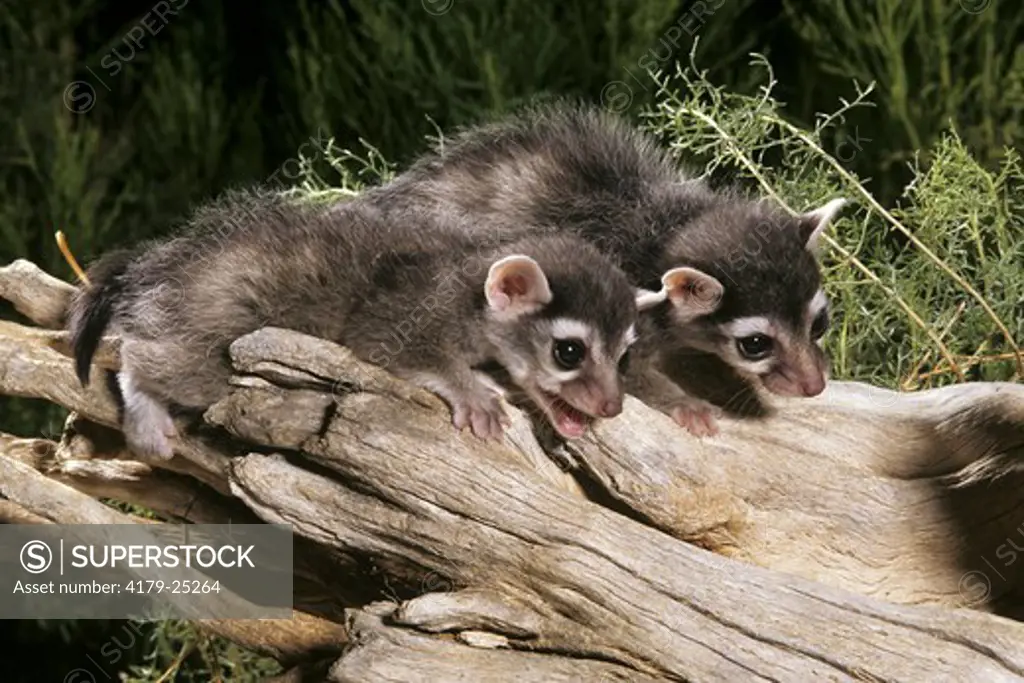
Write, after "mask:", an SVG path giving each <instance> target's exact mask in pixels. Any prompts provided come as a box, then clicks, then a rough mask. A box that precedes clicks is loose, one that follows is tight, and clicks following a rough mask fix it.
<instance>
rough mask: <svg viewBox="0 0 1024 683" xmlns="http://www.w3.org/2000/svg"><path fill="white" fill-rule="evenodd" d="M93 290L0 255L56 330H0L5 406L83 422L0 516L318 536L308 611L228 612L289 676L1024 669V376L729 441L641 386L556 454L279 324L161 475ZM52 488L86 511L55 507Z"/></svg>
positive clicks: (238, 348) (876, 396)
mask: <svg viewBox="0 0 1024 683" xmlns="http://www.w3.org/2000/svg"><path fill="white" fill-rule="evenodd" d="M68 287H70V286H69V285H66V284H64V283H60V281H57V280H54V279H53V278H49V277H48V276H46V275H45V274H44V273H41V271H38V269H35V268H34V267H33V266H31V264H25V263H24V262H21V263H18V264H14V265H12V266H9V267H8V268H4V269H0V294H2V295H3V296H5V297H7V298H10V299H11V300H12V301H13V302H14V303H15V305H16V307H17V308H18V310H19V311H20V312H21V313H22V314H24V315H26V316H27V317H28V318H30V319H32V320H33V321H34V322H35V323H36V324H37V325H39V326H40V327H45V328H50V329H48V330H42V329H39V328H32V327H27V326H23V325H17V324H14V323H0V393H4V394H8V395H17V396H31V397H37V398H44V399H46V400H49V401H52V402H54V403H57V404H59V405H62V406H65V407H67V408H69V409H71V410H73V411H74V414H73V415H72V416H71V418H70V419H69V421H68V424H67V426H66V428H65V432H64V435H63V437H62V438H61V440H60V442H59V443H57V442H52V441H48V440H45V439H34V438H15V437H4V438H0V463H4V464H5V467H4V469H5V471H12V470H10V469H9V466H10V465H11V464H12V463H16V464H17V466H19V467H21V468H23V469H27V468H31V469H32V471H34V472H36V473H37V474H38V475H39V476H38V477H36V478H35V479H33V480H32V481H33V482H34V483H32V484H29V483H28V479H27V478H26V477H21V478H17V477H15V478H14V480H10V479H9V480H5V481H4V483H3V494H4V500H0V504H2V505H0V519H3V520H5V521H15V520H21V519H24V520H26V521H35V522H39V521H41V520H49V521H62V520H67V519H72V518H73V519H90V518H91V517H90V515H100V513H99V512H97V509H94V508H93V507H91V505H95V506H98V507H99V508H103V506H102V505H100V504H99V503H96V502H95V500H94V499H95V498H96V497H113V498H116V499H119V500H125V501H127V502H132V503H137V504H140V505H143V506H146V507H148V508H150V509H153V510H156V511H157V512H159V513H160V514H161V515H163V516H164V517H165V518H166V519H172V520H186V521H193V522H215V521H226V520H227V519H233V520H238V519H247V520H251V519H254V518H255V519H262V520H264V521H268V522H283V523H287V524H290V525H292V528H293V530H294V531H295V534H296V538H297V540H296V574H297V580H296V608H297V610H298V611H297V612H296V618H295V619H293V620H291V621H286V622H271V621H252V622H246V623H245V624H244V625H242V626H239V625H238V624H234V625H232V624H226V623H218V622H210V623H207V622H203V624H204V627H207V628H210V629H211V630H213V631H215V632H218V633H221V634H222V635H226V636H227V637H229V638H233V639H235V640H237V641H238V642H240V643H242V644H243V645H246V646H250V647H255V648H256V649H260V650H262V651H264V652H267V653H269V654H271V655H273V656H276V657H278V658H279V659H281V660H282V661H284V662H286V663H288V664H289V665H294V666H295V667H296V668H295V669H294V671H293V672H291V673H289V674H286V676H291V677H292V678H291V679H288V678H287V677H282V680H300V679H301V676H300V674H299V673H298V672H299V671H301V670H312V671H315V672H316V673H314V674H311V675H313V676H314V677H315V678H317V679H324V678H327V679H329V680H334V681H405V680H437V681H444V680H474V681H504V680H512V679H513V677H514V679H515V680H522V681H533V680H536V681H560V680H565V681H569V680H574V681H575V680H593V681H619V680H623V681H625V680H630V681H657V680H664V681H670V680H671V681H675V680H702V681H704V680H708V681H710V680H737V679H739V680H752V679H766V680H794V681H803V680H817V679H819V678H820V679H828V680H863V679H869V680H874V679H877V680H906V681H912V680H922V679H929V680H966V679H971V680H1024V626H1022V625H1021V624H1020V623H1018V622H1017V621H1015V620H1013V619H1012V618H1008V617H1009V616H1013V615H1015V614H1018V612H1017V610H1019V608H1020V605H1021V593H1022V592H1024V591H1022V590H1021V589H1022V586H1024V573H1022V572H1021V567H1020V566H1018V565H1022V566H1024V562H1020V563H1014V562H1007V561H1006V558H1007V557H1008V555H1007V553H1006V552H1001V549H1003V550H1004V551H1005V550H1006V548H1007V547H1020V546H1021V543H1017V546H1007V541H1009V540H1012V539H1013V538H1014V534H1017V533H1018V532H1019V528H1020V525H1021V520H1024V496H1022V495H1021V494H1020V491H1022V490H1024V487H1022V484H1024V473H1022V471H1021V468H1020V465H1019V463H1022V462H1024V387H1021V386H1019V385H1010V384H993V383H987V384H986V383H977V384H968V385H959V386H954V387H949V388H945V389H940V390H932V391H924V392H920V393H916V394H898V393H895V392H890V391H887V390H883V389H878V388H873V387H868V386H866V385H862V384H854V383H844V382H833V383H832V384H831V386H830V388H829V390H828V391H827V392H826V393H825V394H824V395H823V396H821V397H819V398H816V399H801V400H791V401H781V400H776V401H775V402H774V403H773V405H772V406H771V408H772V410H771V411H770V414H769V415H768V416H766V417H764V418H762V419H746V420H742V419H728V418H727V419H725V420H723V423H722V434H721V436H719V437H717V438H714V439H708V440H704V441H700V440H697V439H693V438H692V437H690V436H689V435H688V434H685V433H683V432H682V431H680V430H679V429H678V428H677V427H676V426H675V425H674V424H673V423H672V422H671V421H670V420H668V419H667V418H664V417H663V416H661V415H660V414H658V413H656V412H654V411H652V410H650V409H648V408H646V407H645V406H643V405H642V404H640V403H639V402H637V401H635V400H632V399H629V400H627V403H626V407H625V410H624V413H623V415H622V416H620V417H619V418H617V419H615V420H610V421H605V422H603V423H601V424H599V425H598V426H597V427H596V428H595V429H594V430H593V433H591V434H590V435H588V436H587V437H586V438H584V439H582V440H580V441H578V442H574V443H572V444H571V445H569V446H565V447H560V448H558V449H556V450H555V452H553V453H551V454H549V453H547V452H545V449H544V448H542V447H541V446H540V442H539V441H538V439H537V438H536V437H535V435H534V433H533V429H532V425H531V424H530V422H529V421H528V420H527V419H526V418H525V417H524V416H523V415H522V414H521V413H519V412H518V411H515V410H511V411H510V414H511V415H512V418H513V424H512V427H511V429H510V430H509V433H508V435H507V436H506V438H505V440H504V442H503V443H500V444H494V443H486V444H485V443H483V442H480V441H478V440H476V439H474V438H473V437H472V436H471V435H469V434H457V433H455V432H454V431H453V430H452V429H451V426H450V424H449V415H448V412H447V410H446V409H445V407H444V406H443V404H442V403H441V402H440V401H439V400H438V399H437V398H436V397H434V396H432V395H430V394H427V393H425V392H423V391H420V390H418V389H415V388H413V387H410V386H409V385H407V384H405V383H403V382H401V381H399V380H397V379H395V378H393V377H392V376H391V375H389V374H388V373H387V372H385V371H383V370H381V369H379V368H375V367H372V366H368V365H365V364H363V363H360V362H359V361H357V360H356V359H354V358H353V357H352V356H351V354H349V353H348V352H347V351H346V350H345V349H343V348H341V347H338V346H336V345H333V344H330V343H328V342H325V341H322V340H316V339H312V338H309V337H306V336H303V335H299V334H296V333H292V332H287V331H284V330H274V329H264V330H260V331H258V332H256V333H253V334H251V335H248V336H246V337H243V338H241V339H240V340H238V341H236V342H235V344H234V345H233V346H232V361H233V363H234V366H235V368H236V371H237V375H236V377H235V378H233V380H232V383H233V385H234V390H233V392H232V394H231V395H230V396H229V397H228V398H226V399H225V400H223V401H221V402H220V403H218V404H217V405H215V406H213V407H211V408H210V410H208V411H207V413H206V415H205V421H206V422H207V425H205V426H204V427H203V428H202V429H199V430H192V431H190V432H189V434H188V436H186V437H185V438H184V439H183V441H182V443H181V444H179V448H178V450H177V451H176V457H175V459H174V460H173V461H171V462H170V463H161V466H159V467H158V466H155V465H151V464H146V463H139V462H136V461H134V460H132V459H131V455H130V454H127V453H125V452H124V450H123V441H120V437H119V435H118V433H117V432H116V422H117V421H116V414H117V413H116V405H115V403H114V402H113V400H112V398H111V396H110V394H109V393H108V390H107V388H106V387H105V386H104V385H103V383H102V382H96V383H95V385H93V386H90V388H89V389H88V390H83V389H81V388H80V387H79V386H78V384H77V381H76V380H75V379H74V374H73V371H72V368H71V363H70V361H69V359H68V358H67V347H66V340H65V339H64V337H63V333H62V332H59V331H55V330H54V329H53V328H56V327H58V326H59V319H60V315H59V313H58V312H57V311H58V309H59V307H60V306H61V305H63V303H66V300H67V296H68V294H69V292H70V290H69V289H68ZM37 302H38V303H37ZM102 359H103V362H102V366H103V367H105V368H116V366H117V341H116V339H110V340H108V342H107V343H106V344H105V345H104V355H103V356H102ZM97 375H99V373H97ZM551 456H554V457H551ZM555 463H558V465H556V464H555ZM19 471H22V470H19ZM997 474H998V475H1000V476H998V478H997V477H995V475H997ZM15 480H16V481H15ZM41 482H47V485H50V486H60V487H71V488H74V489H76V490H77V491H79V492H81V494H80V497H76V498H74V499H72V498H70V497H65V498H64V500H65V501H66V503H65V505H64V506H57V507H52V506H40V505H39V504H38V501H39V500H40V499H42V498H46V495H47V494H45V492H44V489H43V488H42V485H41ZM72 500H73V501H74V502H73V503H72V502H71V501H72ZM86 501H87V502H88V504H87V502H86ZM87 510H88V512H87ZM117 514H120V513H117ZM100 516H101V517H103V518H106V517H105V516H104V515H100ZM98 518H99V517H97V519H98ZM1021 533H1024V532H1021ZM1021 540H1024V537H1022V539H1021ZM1014 558H1015V556H1014ZM965 577H967V578H970V579H971V580H970V581H967V582H966V584H965ZM979 577H983V580H982V578H979ZM979 581H981V583H979ZM982 589H983V590H982ZM964 607H968V608H971V609H960V608H964ZM992 612H996V613H998V614H992ZM1001 615H1002V616H1001ZM346 643H347V648H346V649H345V650H344V654H341V651H342V647H343V646H344V645H346ZM325 662H326V663H325Z"/></svg>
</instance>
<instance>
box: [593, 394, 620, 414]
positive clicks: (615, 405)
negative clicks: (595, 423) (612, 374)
mask: <svg viewBox="0 0 1024 683" xmlns="http://www.w3.org/2000/svg"><path fill="white" fill-rule="evenodd" d="M621 412H622V396H621V395H620V396H616V397H615V398H610V399H608V400H606V401H605V402H604V403H602V404H601V406H600V407H599V408H598V410H597V414H598V416H599V417H615V416H616V415H618V414H619V413H621Z"/></svg>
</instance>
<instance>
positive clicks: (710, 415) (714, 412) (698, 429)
mask: <svg viewBox="0 0 1024 683" xmlns="http://www.w3.org/2000/svg"><path fill="white" fill-rule="evenodd" d="M667 412H668V414H669V415H671V416H672V419H673V420H675V421H676V423H677V424H678V425H680V426H682V427H685V428H686V430H687V431H689V432H690V433H691V434H693V435H694V436H697V437H704V436H715V435H716V434H718V420H717V418H718V416H719V415H721V412H722V411H721V410H719V409H718V408H717V407H716V406H714V405H713V404H711V403H708V402H707V401H702V400H700V399H697V398H690V399H686V401H683V402H680V403H676V404H675V405H673V406H672V407H671V408H669V409H668V411H667Z"/></svg>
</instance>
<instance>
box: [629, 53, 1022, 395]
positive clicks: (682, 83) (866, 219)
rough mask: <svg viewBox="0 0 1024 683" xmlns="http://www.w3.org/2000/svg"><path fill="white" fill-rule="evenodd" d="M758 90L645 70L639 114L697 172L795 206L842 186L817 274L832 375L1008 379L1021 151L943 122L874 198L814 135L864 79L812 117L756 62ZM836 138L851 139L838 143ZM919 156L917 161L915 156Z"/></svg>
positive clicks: (1014, 373)
mask: <svg viewBox="0 0 1024 683" xmlns="http://www.w3.org/2000/svg"><path fill="white" fill-rule="evenodd" d="M753 64H754V65H756V66H758V67H760V68H761V69H762V70H763V73H764V74H765V83H764V84H763V87H762V89H761V94H760V95H759V96H757V97H752V96H747V95H742V94H738V93H732V92H728V91H727V90H725V89H723V88H721V87H717V86H715V85H713V84H712V83H711V82H710V81H709V80H708V79H707V78H706V76H705V75H704V74H702V73H699V72H698V71H697V69H696V68H695V67H694V68H691V69H686V70H683V69H680V70H678V71H677V73H676V75H675V77H674V78H672V77H666V76H661V75H659V76H658V79H659V82H660V83H661V84H662V85H663V90H662V96H663V97H662V99H661V101H660V102H659V104H658V106H657V107H656V108H654V110H653V111H652V112H650V113H649V115H648V119H647V121H648V126H649V127H650V128H651V129H652V130H654V131H656V132H658V133H660V134H662V135H664V136H665V137H666V139H667V141H668V143H669V144H670V145H671V147H672V148H673V149H674V150H675V151H677V152H678V153H680V154H681V155H683V156H685V157H687V158H694V157H696V158H700V159H703V160H704V161H705V162H706V168H707V170H708V172H709V173H711V172H719V173H724V174H725V175H728V176H730V177H733V178H740V179H746V180H747V181H749V182H750V183H751V185H752V190H753V191H754V192H756V193H758V194H761V195H765V196H769V197H772V198H774V199H776V200H778V201H779V202H781V203H782V204H783V205H784V206H785V207H787V208H788V209H789V210H791V211H794V212H802V211H806V210H810V209H812V208H814V207H817V206H820V205H821V204H823V203H825V202H826V201H828V200H830V199H833V198H836V197H840V196H843V197H847V198H848V199H850V200H851V202H852V205H853V206H852V207H849V208H847V209H845V210H844V213H843V217H842V218H841V219H840V220H838V221H837V223H836V224H835V227H834V228H833V231H832V232H833V235H834V239H830V240H829V241H830V243H831V246H832V249H831V251H830V253H829V254H828V255H827V264H826V283H827V289H828V290H829V292H830V294H831V295H832V298H833V302H834V306H835V308H836V309H837V315H836V316H835V317H836V319H837V320H838V323H837V325H836V327H835V329H834V331H833V333H832V335H831V336H830V337H829V340H828V350H829V352H830V353H831V355H832V357H833V361H834V374H835V375H836V376H837V377H840V378H847V379H859V380H865V381H869V382H874V383H877V384H882V385H888V386H904V387H917V386H919V385H921V384H924V385H926V386H931V385H933V384H940V383H945V382H948V381H952V380H954V379H957V378H960V379H965V378H967V377H968V375H967V371H971V374H970V376H971V377H977V378H984V379H989V380H996V379H1002V380H1009V379H1012V378H1019V377H1020V376H1021V374H1022V373H1020V371H1019V370H1020V366H1019V362H1020V361H1021V360H1024V358H1018V356H1017V354H1018V353H1019V346H1020V345H1021V344H1022V343H1024V315H1022V313H1024V311H1022V307H1024V304H1022V302H1024V227H1022V225H1024V218H1022V214H1021V213H1020V209H1021V208H1022V207H1021V206H1020V204H1021V200H1020V198H1019V197H1020V188H1021V183H1022V182H1024V174H1022V171H1021V165H1020V157H1019V155H1018V154H1017V153H1016V152H1014V151H1013V150H1007V152H1006V154H1005V156H1004V158H1003V160H1002V161H1001V164H1000V165H999V166H997V167H995V168H992V169H986V168H985V167H984V166H983V165H982V164H981V163H980V162H979V161H977V160H976V159H975V158H974V157H973V155H972V154H971V152H970V151H969V150H968V149H967V148H966V147H965V145H964V143H963V141H962V140H961V139H960V138H959V137H958V136H957V135H956V133H955V132H952V131H949V132H946V133H943V134H941V135H940V136H939V137H938V138H937V140H936V141H935V143H934V145H933V146H931V147H930V148H926V149H925V150H922V153H921V155H920V159H919V160H918V161H917V163H915V165H914V166H913V167H912V178H911V180H910V182H909V183H908V185H907V186H906V187H905V189H904V191H903V193H902V196H901V198H900V200H899V201H898V202H897V203H896V204H895V206H894V207H892V208H890V209H886V208H885V207H884V206H883V205H882V204H880V203H879V202H878V200H877V199H876V198H875V196H874V195H872V193H871V192H870V191H869V190H868V187H867V185H866V183H865V182H864V181H863V180H862V179H860V178H858V176H857V174H856V173H855V172H853V171H851V170H849V169H847V168H846V166H844V164H843V162H842V161H841V160H840V159H838V158H837V156H836V155H835V154H834V153H830V152H829V151H827V145H826V141H828V140H835V139H836V138H835V134H836V130H837V129H839V128H840V127H841V126H842V125H843V123H844V121H845V120H846V117H847V116H848V115H849V114H850V112H852V111H855V110H856V109H858V108H861V107H863V106H865V105H866V101H865V100H866V98H867V97H868V96H869V92H867V91H861V92H857V93H854V94H855V95H856V96H855V97H854V98H853V99H852V101H850V102H846V103H844V104H843V105H842V106H841V107H840V108H839V109H837V110H836V111H835V112H834V113H832V114H830V115H827V116H826V115H821V116H819V117H818V120H817V122H816V124H815V125H814V126H813V128H811V129H804V128H801V127H798V126H795V125H793V124H792V123H789V122H788V121H787V120H786V118H785V117H784V115H783V110H782V106H781V105H780V104H779V102H778V101H776V100H775V99H774V97H773V95H772V93H773V90H774V87H775V80H774V75H773V74H772V72H771V69H770V67H769V65H768V64H767V62H766V61H764V60H763V59H761V58H757V59H755V60H754V62H753ZM848 144H854V143H852V142H848ZM924 159H927V161H924Z"/></svg>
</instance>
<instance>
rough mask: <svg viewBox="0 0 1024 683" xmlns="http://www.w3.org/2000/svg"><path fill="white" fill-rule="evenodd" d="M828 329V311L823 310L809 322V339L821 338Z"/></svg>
mask: <svg viewBox="0 0 1024 683" xmlns="http://www.w3.org/2000/svg"><path fill="white" fill-rule="evenodd" d="M827 331H828V311H825V310H823V311H822V312H821V313H819V314H818V317H817V318H815V319H814V322H813V323H811V339H821V338H822V336H824V334H825V332H827Z"/></svg>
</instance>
